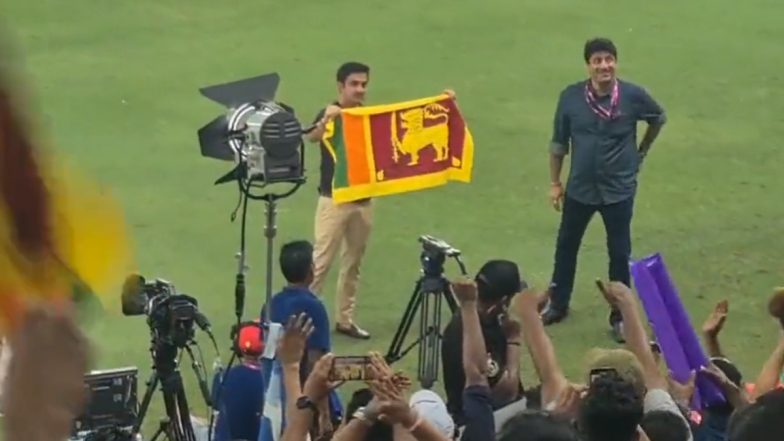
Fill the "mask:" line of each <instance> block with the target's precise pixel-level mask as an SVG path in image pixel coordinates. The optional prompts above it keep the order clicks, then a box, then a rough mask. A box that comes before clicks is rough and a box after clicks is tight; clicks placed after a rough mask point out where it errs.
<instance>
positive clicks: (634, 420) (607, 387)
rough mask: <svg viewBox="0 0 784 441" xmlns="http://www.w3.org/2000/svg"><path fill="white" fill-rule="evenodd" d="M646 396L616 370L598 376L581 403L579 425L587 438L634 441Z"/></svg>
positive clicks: (598, 440) (594, 440)
mask: <svg viewBox="0 0 784 441" xmlns="http://www.w3.org/2000/svg"><path fill="white" fill-rule="evenodd" d="M642 417H643V397H642V396H641V395H640V394H639V392H638V391H637V388H636V387H635V386H634V385H633V384H632V383H630V382H629V381H627V380H625V379H624V378H622V377H621V376H620V375H618V373H616V372H613V371H607V372H603V373H601V374H599V375H597V376H595V377H594V378H593V379H592V380H591V382H590V384H589V386H588V393H587V394H586V395H585V397H584V398H583V401H582V405H581V406H580V412H579V417H578V420H579V422H578V425H579V428H580V432H581V433H582V434H583V436H584V437H585V440H586V441H635V440H636V439H637V427H638V426H639V425H640V422H641V421H642Z"/></svg>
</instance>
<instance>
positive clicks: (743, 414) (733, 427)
mask: <svg viewBox="0 0 784 441" xmlns="http://www.w3.org/2000/svg"><path fill="white" fill-rule="evenodd" d="M777 433H778V435H776V434H777ZM782 433H784V389H777V390H774V391H773V392H768V393H766V394H764V395H762V396H760V397H759V398H757V401H755V402H754V403H753V404H751V405H750V406H747V407H745V408H743V409H740V410H738V411H737V412H736V413H735V414H734V415H733V416H732V418H731V419H730V424H729V428H728V431H727V441H771V440H774V439H781V434H782Z"/></svg>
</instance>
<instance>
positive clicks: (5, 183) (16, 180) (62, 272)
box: [0, 60, 131, 328]
mask: <svg viewBox="0 0 784 441" xmlns="http://www.w3.org/2000/svg"><path fill="white" fill-rule="evenodd" d="M0 61H1V60H0ZM7 75H8V72H6V71H0V327H5V328H7V327H9V326H15V325H17V324H18V323H19V320H20V319H21V318H22V317H23V313H24V311H25V309H26V308H28V307H29V306H30V305H32V304H34V303H36V302H59V303H69V302H70V301H71V300H74V299H77V298H80V297H82V298H84V297H83V296H85V295H87V296H90V297H91V296H93V293H104V294H113V293H109V292H107V290H111V289H113V288H115V287H116V288H117V289H119V287H120V286H121V284H122V277H123V275H124V273H125V272H126V271H128V270H130V269H131V268H130V266H129V265H130V262H131V260H130V252H129V244H128V242H127V237H126V230H125V223H124V219H123V216H122V213H121V211H120V208H119V206H118V205H117V204H116V203H115V202H114V200H113V199H112V198H111V197H109V195H108V194H107V193H106V190H105V189H101V188H100V187H99V186H97V185H96V184H95V183H94V182H92V181H91V180H88V179H85V178H83V177H81V176H79V175H78V174H76V173H74V171H73V169H72V168H70V167H68V166H66V165H65V163H64V162H63V160H62V159H63V158H54V157H53V154H52V153H51V152H48V151H44V150H42V149H41V148H40V144H41V137H40V136H37V135H36V134H35V132H34V131H33V130H31V129H30V127H29V126H27V124H26V122H27V121H25V120H24V118H22V113H23V112H22V111H21V110H20V107H19V102H18V101H15V100H12V96H11V91H12V90H13V88H12V87H11V84H10V82H9V77H8V76H7ZM17 89H18V88H17ZM44 153H46V154H44ZM118 297H119V295H117V294H114V295H108V296H105V297H103V298H102V302H101V303H103V304H104V306H108V304H107V299H116V298H118Z"/></svg>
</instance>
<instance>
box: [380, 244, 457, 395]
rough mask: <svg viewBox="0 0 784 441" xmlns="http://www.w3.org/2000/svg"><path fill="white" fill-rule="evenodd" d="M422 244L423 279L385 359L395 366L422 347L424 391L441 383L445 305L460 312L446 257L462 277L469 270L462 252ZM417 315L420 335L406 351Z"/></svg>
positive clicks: (420, 364) (420, 368)
mask: <svg viewBox="0 0 784 441" xmlns="http://www.w3.org/2000/svg"><path fill="white" fill-rule="evenodd" d="M419 243H420V244H421V245H422V252H421V253H420V255H419V261H420V263H421V264H422V275H421V277H420V278H419V280H417V282H416V285H415V286H414V292H413V293H412V295H411V299H410V300H409V302H408V305H407V306H406V310H405V312H404V313H403V319H402V320H401V321H400V324H399V326H398V328H397V331H396V332H395V336H394V337H393V339H392V343H391V344H390V346H389V351H387V355H386V357H385V358H386V360H387V362H388V363H394V362H396V361H398V360H400V359H401V358H403V357H405V356H406V354H408V352H409V351H411V350H412V349H413V348H414V347H416V346H419V360H418V367H417V378H418V379H419V382H420V384H421V385H422V387H423V388H425V389H429V388H431V387H432V386H433V384H434V383H435V382H436V381H437V380H438V369H439V367H440V363H439V358H440V351H441V340H442V338H443V336H442V334H441V332H442V329H441V328H442V309H443V303H442V301H443V302H445V303H446V307H447V310H448V313H449V314H450V315H451V314H454V313H455V311H456V310H457V300H455V298H454V296H453V295H452V289H451V285H450V282H449V280H448V279H447V278H446V277H445V275H444V262H445V261H446V258H447V257H451V258H454V259H455V261H456V262H457V264H458V265H459V267H460V273H461V274H462V275H466V269H465V265H464V264H463V262H462V261H461V260H460V254H461V253H460V250H458V249H457V248H455V247H453V246H452V245H449V244H448V243H447V242H446V241H444V240H441V239H438V238H435V237H433V236H430V235H423V236H419ZM417 315H418V316H419V332H418V334H419V335H418V336H417V338H416V340H415V341H414V342H413V343H411V344H410V345H409V346H408V347H405V348H404V347H403V345H404V344H405V341H406V337H407V335H408V332H409V331H410V330H411V326H412V325H413V323H414V319H415V317H416V316H417Z"/></svg>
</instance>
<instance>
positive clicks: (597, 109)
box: [585, 80, 620, 119]
mask: <svg viewBox="0 0 784 441" xmlns="http://www.w3.org/2000/svg"><path fill="white" fill-rule="evenodd" d="M619 97H620V92H619V91H618V81H615V83H613V88H612V93H611V95H610V108H609V109H607V108H605V107H603V106H602V105H601V104H599V101H598V100H597V98H596V95H595V94H594V93H593V90H592V89H591V81H590V80H589V81H587V82H586V83H585V102H586V103H588V107H590V108H591V110H593V113H595V114H597V115H599V118H602V119H612V118H613V117H614V116H616V111H617V109H618V101H619Z"/></svg>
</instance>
